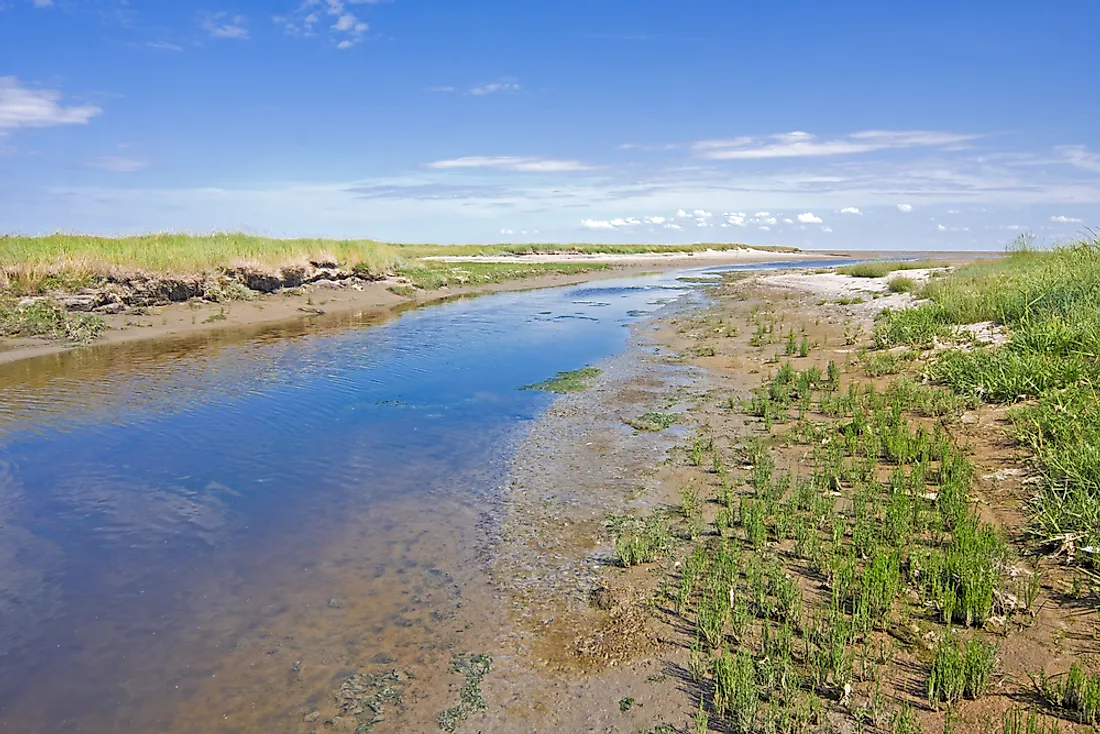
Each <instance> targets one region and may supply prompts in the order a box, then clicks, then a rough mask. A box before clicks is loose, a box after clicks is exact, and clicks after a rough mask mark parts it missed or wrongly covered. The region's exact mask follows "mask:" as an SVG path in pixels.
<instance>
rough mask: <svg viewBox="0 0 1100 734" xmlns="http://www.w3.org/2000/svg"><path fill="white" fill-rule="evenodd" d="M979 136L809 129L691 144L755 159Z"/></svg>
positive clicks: (709, 153) (703, 151)
mask: <svg viewBox="0 0 1100 734" xmlns="http://www.w3.org/2000/svg"><path fill="white" fill-rule="evenodd" d="M976 137H978V136H976V135H963V134H957V133H948V132H937V131H933V130H896V131H891V130H867V131H864V132H857V133H852V134H851V135H847V136H844V137H842V138H838V139H836V140H819V139H818V138H817V136H815V135H811V134H810V133H807V132H802V131H795V132H790V133H779V134H777V135H769V136H766V137H763V138H758V137H747V136H746V137H738V138H732V139H729V140H702V141H699V142H697V143H695V144H694V145H693V146H692V147H693V148H694V150H695V152H696V154H697V155H699V156H700V157H701V158H706V159H709V160H755V159H762V158H801V157H807V156H831V155H850V154H854V153H870V152H873V151H878V150H890V149H896V148H915V147H940V148H942V147H947V146H959V145H960V144H962V143H965V142H967V141H970V140H973V139H975V138H976Z"/></svg>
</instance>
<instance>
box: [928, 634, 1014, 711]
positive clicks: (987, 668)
mask: <svg viewBox="0 0 1100 734" xmlns="http://www.w3.org/2000/svg"><path fill="white" fill-rule="evenodd" d="M996 661H997V649H996V647H994V646H993V645H991V644H987V643H983V642H981V641H980V640H978V639H976V638H974V639H971V640H970V641H969V642H967V643H966V645H963V646H960V645H959V644H957V643H956V642H955V640H953V639H951V637H950V636H947V637H945V638H944V639H942V640H940V642H939V643H938V644H937V645H936V649H935V651H934V659H933V661H932V670H931V672H930V673H929V675H928V683H927V686H926V688H927V694H928V700H929V701H930V702H931V703H937V702H940V701H942V702H944V703H947V704H948V705H950V704H954V703H956V702H957V701H960V700H961V699H962V698H963V697H966V698H980V697H981V695H982V694H983V693H985V689H986V687H987V686H988V685H989V677H990V676H991V675H992V673H993V666H994V665H995V664H996Z"/></svg>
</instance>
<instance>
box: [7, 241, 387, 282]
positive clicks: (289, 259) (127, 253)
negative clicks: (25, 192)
mask: <svg viewBox="0 0 1100 734" xmlns="http://www.w3.org/2000/svg"><path fill="white" fill-rule="evenodd" d="M402 261H403V256H402V254H401V251H400V248H398V247H395V246H393V245H388V244H385V243H381V242H373V241H371V240H320V239H294V240H283V239H274V238H270V237H255V236H252V235H246V234H239V233H224V234H211V235H175V234H157V235H144V236H139V237H117V238H111V237H88V236H82V235H64V234H57V235H50V236H47V237H12V236H5V237H0V263H3V271H4V273H5V274H6V276H7V279H8V281H9V283H8V287H9V288H12V289H15V290H17V291H21V292H33V291H37V290H40V289H41V288H42V287H43V286H50V285H64V284H67V283H81V282H84V281H88V280H91V279H93V278H95V277H99V276H104V275H107V274H110V273H112V272H116V271H119V270H128V271H142V272H149V273H156V274H176V275H187V274H193V273H200V274H201V273H209V272H214V271H218V270H224V269H226V268H230V267H238V266H242V265H249V266H259V267H266V268H278V267H283V266H287V265H298V264H308V263H309V262H331V263H334V264H337V265H341V266H343V267H347V268H355V267H359V268H361V269H366V271H368V272H369V273H374V274H378V273H387V272H391V271H393V270H394V269H395V268H396V267H397V266H398V265H400V264H401V263H402Z"/></svg>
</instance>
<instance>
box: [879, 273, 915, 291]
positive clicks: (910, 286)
mask: <svg viewBox="0 0 1100 734" xmlns="http://www.w3.org/2000/svg"><path fill="white" fill-rule="evenodd" d="M886 287H887V288H889V289H890V292H891V293H912V292H913V290H914V289H916V287H917V281H915V280H913V279H912V278H910V277H909V276H907V275H895V276H894V277H893V278H890V280H888V281H887V282H886Z"/></svg>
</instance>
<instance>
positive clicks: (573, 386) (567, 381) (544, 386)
mask: <svg viewBox="0 0 1100 734" xmlns="http://www.w3.org/2000/svg"><path fill="white" fill-rule="evenodd" d="M599 374H600V369H599V368H598V367H582V368H581V369H579V370H569V371H568V372H559V373H558V374H556V375H554V376H553V377H551V378H550V379H548V380H543V381H542V382H536V383H535V384H533V385H528V386H527V387H525V388H523V389H524V390H543V391H545V392H556V393H568V392H580V391H582V390H587V389H588V387H589V385H590V384H591V382H592V380H593V379H594V378H596V377H598V376H599Z"/></svg>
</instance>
